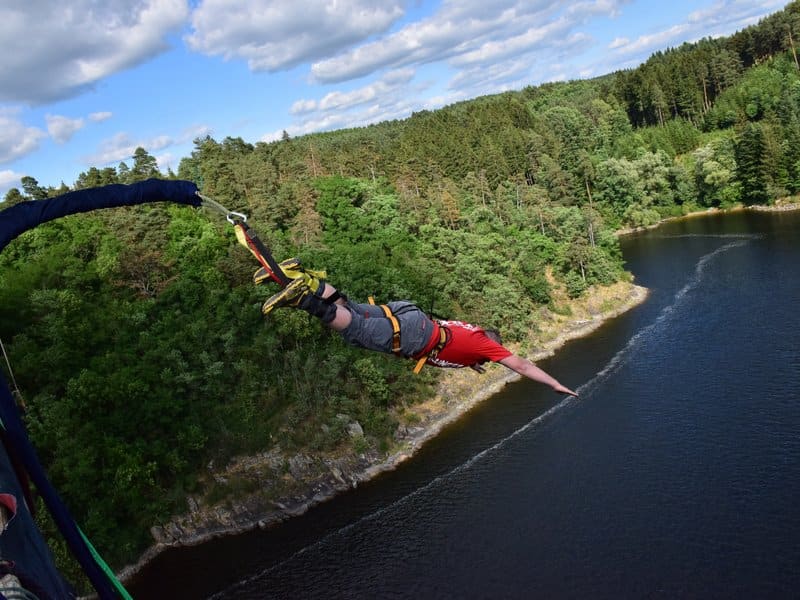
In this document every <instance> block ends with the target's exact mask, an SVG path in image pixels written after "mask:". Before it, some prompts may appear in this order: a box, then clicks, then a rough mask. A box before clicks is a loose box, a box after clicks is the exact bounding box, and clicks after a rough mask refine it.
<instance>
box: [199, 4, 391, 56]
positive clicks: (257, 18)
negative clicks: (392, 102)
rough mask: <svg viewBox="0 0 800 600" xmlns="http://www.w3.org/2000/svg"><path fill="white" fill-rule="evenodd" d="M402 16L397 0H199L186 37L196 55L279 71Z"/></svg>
mask: <svg viewBox="0 0 800 600" xmlns="http://www.w3.org/2000/svg"><path fill="white" fill-rule="evenodd" d="M402 15H403V9H402V4H401V0H337V1H335V2H325V1H323V0H294V1H292V2H286V1H284V0H264V1H257V0H249V1H245V2H238V3H237V5H236V6H235V7H232V6H231V3H230V2H228V1H226V0H201V2H200V4H199V6H198V7H197V8H196V9H195V10H194V12H193V13H192V17H191V22H192V27H193V28H194V31H193V32H192V33H191V34H190V35H188V36H186V42H187V44H188V46H189V47H190V48H191V49H192V50H195V51H197V52H202V53H204V54H209V55H212V56H223V57H224V58H226V59H232V58H238V59H244V60H246V61H247V64H248V66H249V67H250V69H251V70H253V71H279V70H283V69H290V68H292V67H294V66H296V65H298V64H300V63H303V62H306V61H311V60H316V59H319V58H322V57H324V56H329V55H331V54H334V53H336V52H339V51H341V50H343V49H346V48H349V47H350V46H352V45H353V44H357V43H360V42H362V41H364V40H366V39H368V38H370V37H371V36H373V35H376V34H379V33H381V32H384V31H386V29H387V28H388V27H390V26H391V25H392V24H393V23H394V22H395V21H396V20H397V19H399V18H400V17H401V16H402Z"/></svg>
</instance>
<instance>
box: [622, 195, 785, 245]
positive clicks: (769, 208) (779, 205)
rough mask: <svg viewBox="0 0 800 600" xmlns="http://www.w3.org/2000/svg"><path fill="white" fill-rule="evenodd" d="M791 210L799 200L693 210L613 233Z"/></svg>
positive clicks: (627, 233)
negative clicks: (683, 221) (697, 219)
mask: <svg viewBox="0 0 800 600" xmlns="http://www.w3.org/2000/svg"><path fill="white" fill-rule="evenodd" d="M791 210H800V200H799V201H794V200H793V199H791V198H784V199H781V200H777V201H776V202H775V204H772V205H766V204H753V205H751V206H745V205H743V204H740V205H738V206H734V207H731V208H713V207H712V208H704V209H702V210H695V211H692V212H688V213H686V214H685V215H679V216H677V217H666V218H664V219H661V220H659V221H658V222H657V223H654V224H652V225H644V226H642V227H628V228H625V229H619V230H617V231H616V232H615V235H616V236H618V237H619V236H623V235H632V234H634V233H641V232H643V231H647V230H649V229H656V228H657V227H659V226H661V225H663V224H664V223H669V222H671V221H680V220H681V219H692V218H695V217H702V216H706V215H713V214H717V213H720V214H723V215H724V214H728V213H733V212H740V211H752V212H787V211H791Z"/></svg>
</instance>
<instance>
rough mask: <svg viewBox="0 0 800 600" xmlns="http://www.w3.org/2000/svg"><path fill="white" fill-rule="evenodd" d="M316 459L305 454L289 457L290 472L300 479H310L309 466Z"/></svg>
mask: <svg viewBox="0 0 800 600" xmlns="http://www.w3.org/2000/svg"><path fill="white" fill-rule="evenodd" d="M313 463H314V461H313V460H312V459H311V458H309V457H308V456H306V455H305V454H295V455H294V456H293V457H291V458H290V459H289V473H291V474H292V477H294V478H295V479H297V480H298V481H303V480H305V479H308V474H309V468H310V467H311V465H312V464H313Z"/></svg>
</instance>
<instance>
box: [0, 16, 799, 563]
mask: <svg viewBox="0 0 800 600" xmlns="http://www.w3.org/2000/svg"><path fill="white" fill-rule="evenodd" d="M798 39H800V2H798V1H795V2H792V3H790V4H788V5H787V6H786V7H785V8H784V10H782V11H780V12H777V13H775V14H773V15H771V16H770V17H768V18H766V19H764V20H762V21H761V22H760V23H758V24H757V25H754V26H751V27H749V28H747V29H746V30H743V31H740V32H738V33H736V34H734V35H732V36H729V37H725V38H717V39H703V40H701V41H699V42H696V43H692V44H684V45H682V46H680V47H678V48H670V49H667V50H664V51H663V52H658V53H657V54H655V55H653V56H652V57H650V59H649V60H647V62H645V63H644V64H642V65H641V66H639V67H638V68H636V69H632V70H628V71H623V72H616V73H611V74H608V75H606V76H603V77H600V78H597V79H592V80H585V81H571V82H565V83H552V84H545V85H541V86H537V87H528V88H525V89H522V90H519V91H514V92H508V93H503V94H499V95H495V96H488V97H481V98H476V99H474V100H470V101H466V102H461V103H458V104H455V105H452V106H448V107H445V108H442V109H440V110H435V111H423V112H419V113H415V114H413V115H412V116H410V117H409V118H407V119H404V120H400V121H391V122H383V123H379V124H376V125H372V126H369V127H365V128H359V129H351V130H342V131H334V132H328V133H319V134H314V135H308V136H304V137H298V138H291V137H290V136H288V135H284V137H283V139H282V140H280V141H277V142H273V143H255V144H253V143H249V142H247V141H246V140H242V139H240V138H225V139H223V140H215V139H212V138H210V137H206V138H202V139H197V140H196V141H195V147H194V151H193V152H192V154H191V156H188V157H185V158H184V159H183V160H182V161H181V163H180V167H179V169H178V172H177V173H173V172H169V173H160V172H159V170H158V167H157V165H156V161H155V159H154V158H153V157H152V156H150V155H149V154H148V153H147V152H146V151H145V150H144V149H142V148H140V149H138V150H137V152H136V154H135V156H134V157H133V162H132V164H131V165H127V164H125V163H122V164H120V165H119V166H118V167H116V168H113V167H110V168H91V169H89V170H88V171H86V172H84V173H81V174H80V175H79V177H78V178H77V180H76V181H75V182H74V183H73V185H72V186H66V185H63V184H62V186H61V187H60V188H49V187H42V186H40V185H39V183H38V181H37V180H36V179H35V178H34V177H31V176H29V177H26V178H24V179H23V182H22V189H21V190H20V189H12V190H11V191H10V192H9V193H8V194H7V195H6V197H5V202H4V203H3V204H0V208H5V207H7V206H10V205H12V204H14V203H17V202H20V201H23V200H38V199H42V198H46V197H51V196H56V195H59V194H61V193H64V192H67V191H69V190H72V189H82V188H87V187H93V186H100V185H105V184H110V183H131V182H136V181H140V180H143V179H146V178H149V177H165V178H180V179H188V180H192V181H194V182H196V183H197V184H198V185H199V187H200V189H201V190H202V192H203V194H204V195H206V196H210V197H212V198H214V199H215V200H217V201H218V202H220V203H221V204H223V205H225V206H226V207H228V208H230V209H232V210H235V211H239V212H242V213H245V214H247V215H248V223H249V224H251V226H252V227H253V229H254V230H256V231H257V232H258V234H259V235H260V237H261V238H262V239H263V240H264V241H265V242H266V243H267V244H268V245H269V246H270V247H271V249H272V250H273V252H274V254H275V256H276V258H277V259H278V260H281V259H283V258H287V257H290V256H299V257H301V258H302V260H303V261H304V263H305V264H307V265H309V266H311V267H314V268H320V269H326V270H327V271H328V274H329V278H330V280H331V282H332V283H334V284H335V285H337V287H340V288H341V289H342V290H343V291H345V292H346V293H347V294H348V295H350V296H351V297H353V298H355V299H360V300H363V299H365V298H366V297H367V296H368V295H374V296H375V297H376V299H377V300H379V301H388V300H391V299H397V298H408V299H412V300H415V301H416V302H417V303H418V304H419V305H420V306H421V307H423V308H425V309H426V310H430V309H431V308H432V309H433V312H435V313H437V314H439V315H443V316H447V317H451V318H459V319H464V320H468V321H471V322H476V323H480V324H482V325H484V326H486V327H496V328H498V329H500V330H501V331H502V332H503V333H504V336H505V337H506V339H508V340H509V341H512V342H524V340H525V339H526V336H527V335H528V332H530V331H531V330H535V329H536V327H537V314H539V313H538V309H539V308H541V307H543V306H548V305H549V304H550V303H551V302H552V299H553V286H554V285H555V286H559V287H560V289H562V290H564V291H565V293H566V294H568V295H569V296H572V297H578V296H580V295H582V294H584V293H586V290H587V289H588V288H589V287H590V286H592V285H595V284H609V283H613V282H615V281H618V280H620V279H624V278H626V277H628V276H627V275H626V273H625V271H624V265H623V261H622V257H621V254H620V250H619V246H618V243H617V240H616V237H615V235H614V232H615V231H618V230H619V229H621V228H628V227H639V226H646V225H651V224H654V223H656V222H658V221H659V220H661V219H663V218H666V217H671V216H679V215H682V214H686V213H689V212H692V211H696V210H702V209H705V208H711V207H719V208H728V207H733V206H736V205H742V204H743V205H748V204H771V203H774V202H776V201H778V200H780V199H783V198H786V197H790V196H793V195H796V194H798V192H800V143H798V142H800V63H798V56H797V50H796V48H795V44H796V43H797V41H798ZM257 266H258V265H257V264H256V263H255V262H254V261H253V260H252V257H250V255H249V254H248V253H247V252H246V251H245V250H244V249H243V248H242V247H241V246H239V245H238V244H237V243H236V241H235V239H234V235H233V231H232V229H231V228H230V227H229V226H228V224H227V223H226V222H225V220H224V219H223V218H221V217H220V216H219V215H218V214H215V213H212V212H210V211H206V210H193V209H189V208H185V207H174V206H160V205H159V206H145V207H136V208H126V209H113V210H107V211H96V212H94V213H89V214H84V215H79V216H73V217H69V218H66V219H62V220H60V221H56V222H52V223H48V224H45V225H42V226H40V227H38V228H36V229H35V230H33V231H30V232H28V233H26V234H24V235H23V236H21V237H20V238H19V239H17V240H16V241H15V242H13V243H12V244H11V245H10V246H9V247H8V248H7V250H6V251H5V252H4V254H3V255H2V256H0V338H2V340H3V342H4V343H5V346H6V348H7V350H8V352H9V356H10V358H11V363H12V365H13V369H14V375H15V379H16V381H17V382H18V384H19V387H20V390H21V392H22V395H23V397H24V399H25V402H26V407H27V408H26V420H27V424H28V427H29V431H30V435H31V438H32V439H33V441H34V444H35V446H36V447H37V449H38V451H39V454H40V457H41V459H42V461H43V462H44V463H45V465H46V466H47V468H48V470H49V473H50V476H51V479H52V480H53V482H54V483H55V484H56V486H57V487H58V488H59V489H60V491H61V492H62V494H63V496H64V497H65V499H66V500H67V502H68V503H69V505H70V507H71V510H72V511H73V513H74V515H75V516H76V518H77V520H78V521H79V523H81V527H82V528H83V529H84V530H85V531H86V532H87V534H88V535H89V536H90V537H91V538H92V540H93V541H94V542H95V544H96V545H97V546H98V548H99V549H100V550H101V552H102V553H103V554H104V556H105V557H106V558H107V559H110V561H111V562H112V564H115V565H121V564H124V563H126V562H130V561H132V560H135V559H136V557H137V556H138V554H139V553H140V552H141V551H142V550H143V549H144V548H146V547H147V546H148V545H149V543H150V542H151V538H150V534H149V529H150V527H151V526H152V525H153V524H155V523H158V522H160V521H161V520H163V519H165V518H167V517H168V516H169V515H170V514H173V513H174V512H176V511H178V512H180V511H182V510H185V498H186V495H187V494H189V493H193V494H197V493H204V492H208V490H204V489H200V488H201V487H202V485H204V484H201V483H200V479H199V478H198V473H199V472H201V471H202V470H203V469H205V468H206V466H207V465H208V464H209V462H210V461H213V462H214V464H224V463H225V461H226V460H227V459H229V458H230V457H232V456H235V455H239V454H246V453H255V452H260V451H264V450H265V449H268V448H270V447H273V446H274V445H280V446H281V447H282V448H285V449H286V448H288V449H291V448H303V449H306V450H308V451H309V452H314V451H315V450H323V449H330V448H334V447H337V446H341V447H347V446H348V445H350V446H352V445H354V444H355V445H357V446H359V447H358V448H356V450H358V451H362V450H363V449H364V448H366V447H369V448H374V449H377V450H385V449H386V448H387V447H388V445H389V444H390V442H391V438H392V435H393V432H394V431H395V429H396V427H397V422H396V420H395V417H394V416H393V415H394V414H395V412H394V411H395V409H397V408H398V407H402V406H403V405H407V404H410V403H414V402H416V401H419V400H421V399H424V398H425V397H427V396H428V395H430V394H431V391H432V389H433V385H434V383H435V381H436V378H437V376H438V375H437V373H436V372H435V370H433V369H425V370H423V372H422V375H420V376H415V375H413V374H412V373H411V369H410V367H409V364H407V362H405V361H399V360H395V359H392V358H391V357H386V356H381V355H375V354H372V353H367V352H364V351H359V350H355V349H351V348H348V347H347V346H346V345H345V344H344V343H343V342H342V341H341V340H340V339H339V338H338V336H335V335H332V334H330V333H329V332H327V331H326V330H325V328H324V327H322V326H321V325H320V324H319V323H318V322H316V321H315V320H313V319H310V318H309V317H308V316H307V315H306V314H305V313H302V312H299V311H289V310H285V311H279V312H278V314H275V315H274V316H271V317H270V318H269V319H268V320H266V321H265V319H264V318H262V316H261V312H260V305H261V303H262V302H263V300H264V299H265V298H266V296H267V295H269V294H271V293H274V292H275V291H276V289H275V288H274V287H268V288H263V289H259V288H256V287H255V286H253V285H252V283H251V277H252V274H253V271H254V270H255V268H256V267H257ZM339 414H347V415H350V416H351V417H352V418H353V419H355V420H358V422H359V423H360V424H361V425H362V426H363V429H364V434H365V435H364V437H363V439H359V440H356V441H353V440H352V439H351V438H350V437H349V436H348V435H347V433H346V431H345V428H344V425H343V424H342V422H341V420H339V419H337V417H336V415H339ZM45 527H46V525H45Z"/></svg>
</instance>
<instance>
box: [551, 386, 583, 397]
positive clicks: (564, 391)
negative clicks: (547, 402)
mask: <svg viewBox="0 0 800 600" xmlns="http://www.w3.org/2000/svg"><path fill="white" fill-rule="evenodd" d="M553 391H554V392H555V393H557V394H568V395H570V396H574V397H576V398H577V397H578V394H576V393H575V392H573V391H572V390H571V389H569V388H568V387H564V386H563V385H561V384H560V383H559V384H558V385H554V386H553Z"/></svg>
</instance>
